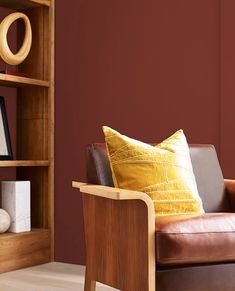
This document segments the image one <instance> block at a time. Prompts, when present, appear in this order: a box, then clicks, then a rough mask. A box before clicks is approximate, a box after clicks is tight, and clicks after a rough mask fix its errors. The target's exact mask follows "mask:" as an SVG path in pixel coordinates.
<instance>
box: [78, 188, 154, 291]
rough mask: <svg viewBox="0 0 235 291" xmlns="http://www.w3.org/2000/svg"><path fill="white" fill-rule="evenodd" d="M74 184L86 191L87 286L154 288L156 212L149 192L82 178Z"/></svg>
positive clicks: (125, 290)
mask: <svg viewBox="0 0 235 291" xmlns="http://www.w3.org/2000/svg"><path fill="white" fill-rule="evenodd" d="M73 187H75V188H80V191H81V192H83V193H86V194H83V206H84V223H85V236H86V247H87V265H86V280H87V282H86V286H88V287H87V289H85V290H86V291H88V290H89V291H91V290H93V289H92V288H93V285H92V284H93V283H92V282H93V281H99V282H102V283H104V284H107V285H109V286H112V287H114V288H117V289H120V290H123V291H134V290H135V291H147V290H148V291H150V290H155V216H154V206H153V202H152V200H151V199H150V198H149V196H147V195H146V194H145V193H142V192H136V191H129V190H124V189H117V188H112V187H106V186H100V185H84V183H79V182H73ZM87 194H88V195H87ZM89 288H90V289H89Z"/></svg>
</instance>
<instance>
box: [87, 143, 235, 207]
mask: <svg viewBox="0 0 235 291" xmlns="http://www.w3.org/2000/svg"><path fill="white" fill-rule="evenodd" d="M189 150H190V156H191V160H192V165H193V170H194V175H195V178H196V182H197V187H198V192H199V194H200V196H201V198H202V201H203V207H204V209H205V212H229V211H231V209H230V203H229V201H228V196H227V195H226V191H225V188H224V180H223V175H222V171H221V168H220V165H219V161H218V158H217V154H216V150H215V148H214V146H213V145H189ZM87 182H88V183H92V184H99V185H105V186H113V179H112V173H111V169H110V165H109V160H108V156H107V151H106V147H105V144H104V143H95V144H91V145H88V146H87Z"/></svg>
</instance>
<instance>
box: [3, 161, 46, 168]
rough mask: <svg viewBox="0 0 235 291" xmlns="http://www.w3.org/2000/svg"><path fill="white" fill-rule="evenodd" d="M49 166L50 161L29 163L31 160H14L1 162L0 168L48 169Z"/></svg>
mask: <svg viewBox="0 0 235 291" xmlns="http://www.w3.org/2000/svg"><path fill="white" fill-rule="evenodd" d="M46 166H49V161H47V160H45V161H39V160H35V161H33V160H32V161H29V160H17V161H16V160H13V161H0V167H46Z"/></svg>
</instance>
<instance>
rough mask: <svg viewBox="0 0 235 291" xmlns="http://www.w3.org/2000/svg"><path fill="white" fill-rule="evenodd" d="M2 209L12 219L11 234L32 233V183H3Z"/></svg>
mask: <svg viewBox="0 0 235 291" xmlns="http://www.w3.org/2000/svg"><path fill="white" fill-rule="evenodd" d="M2 208H4V209H5V210H6V211H7V212H8V213H9V215H10V217H11V226H10V228H9V232H14V233H18V232H24V231H30V230H31V223H30V181H3V182H2Z"/></svg>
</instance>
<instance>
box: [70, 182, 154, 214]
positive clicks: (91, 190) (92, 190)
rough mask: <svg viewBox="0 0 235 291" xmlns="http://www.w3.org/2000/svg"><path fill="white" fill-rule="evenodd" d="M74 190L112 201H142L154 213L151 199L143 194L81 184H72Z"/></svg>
mask: <svg viewBox="0 0 235 291" xmlns="http://www.w3.org/2000/svg"><path fill="white" fill-rule="evenodd" d="M72 186H73V187H74V188H78V189H80V191H81V192H82V193H86V194H91V195H95V196H99V197H103V198H107V199H113V200H134V199H135V200H142V201H144V202H145V204H147V205H148V207H149V208H150V209H151V210H152V211H153V212H154V204H153V201H152V199H151V198H150V197H149V196H148V195H147V194H145V193H143V192H138V191H133V190H126V189H120V188H114V187H109V186H102V185H93V184H86V183H81V182H76V181H73V182H72Z"/></svg>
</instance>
